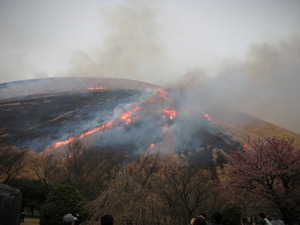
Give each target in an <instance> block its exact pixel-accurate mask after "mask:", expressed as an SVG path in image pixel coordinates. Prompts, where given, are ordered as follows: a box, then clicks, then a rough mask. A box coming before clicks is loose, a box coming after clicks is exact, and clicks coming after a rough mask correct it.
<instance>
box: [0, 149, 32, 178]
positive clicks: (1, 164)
mask: <svg viewBox="0 0 300 225" xmlns="http://www.w3.org/2000/svg"><path fill="white" fill-rule="evenodd" d="M27 155H28V150H27V149H17V148H15V147H12V146H8V145H5V146H1V147H0V180H1V181H2V182H3V183H7V182H9V181H10V180H11V179H13V178H15V177H17V176H18V175H19V174H20V173H21V172H22V170H23V169H24V168H25V167H26V166H27Z"/></svg>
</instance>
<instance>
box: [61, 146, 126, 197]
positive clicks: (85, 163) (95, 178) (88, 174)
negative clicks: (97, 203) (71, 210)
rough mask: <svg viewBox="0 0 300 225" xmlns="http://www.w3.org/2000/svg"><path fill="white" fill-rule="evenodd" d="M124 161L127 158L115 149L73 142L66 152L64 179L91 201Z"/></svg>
mask: <svg viewBox="0 0 300 225" xmlns="http://www.w3.org/2000/svg"><path fill="white" fill-rule="evenodd" d="M126 159H128V156H127V155H126V154H124V153H123V152H121V151H118V150H117V149H105V148H100V147H95V146H88V145H86V144H85V143H84V142H80V141H75V142H73V143H71V144H69V145H68V149H67V151H66V157H65V160H64V165H65V168H66V179H67V181H69V182H70V183H71V184H73V185H74V186H75V187H76V188H78V189H79V190H81V191H82V192H83V193H85V195H86V196H88V197H90V198H91V199H92V198H93V197H95V196H94V195H95V194H98V193H99V191H100V190H101V189H103V188H104V187H105V185H106V184H107V183H108V182H109V181H110V180H111V179H113V178H114V176H115V174H116V172H117V171H119V169H120V167H121V165H122V163H123V162H124V161H125V160H126Z"/></svg>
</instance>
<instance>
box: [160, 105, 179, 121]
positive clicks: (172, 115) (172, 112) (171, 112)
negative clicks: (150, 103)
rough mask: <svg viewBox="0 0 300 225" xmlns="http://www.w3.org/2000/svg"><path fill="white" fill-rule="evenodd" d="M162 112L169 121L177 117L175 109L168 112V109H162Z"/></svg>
mask: <svg viewBox="0 0 300 225" xmlns="http://www.w3.org/2000/svg"><path fill="white" fill-rule="evenodd" d="M162 112H163V113H164V114H166V115H167V116H168V117H169V118H170V119H171V120H172V119H174V117H175V116H176V115H177V112H176V110H175V109H170V110H169V109H168V107H166V108H164V109H163V110H162Z"/></svg>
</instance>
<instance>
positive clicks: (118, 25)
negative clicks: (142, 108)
mask: <svg viewBox="0 0 300 225" xmlns="http://www.w3.org/2000/svg"><path fill="white" fill-rule="evenodd" d="M299 12H300V1H298V0H251V1H246V0H224V1H219V0H209V1H208V0H160V1H158V0H157V1H155V0H151V1H148V0H51V1H50V0H26V1H24V0H0V27H1V30H0V49H1V51H0V83H3V82H10V81H15V80H24V79H32V78H44V77H59V76H88V77H90V76H92V77H122V78H129V79H136V80H142V81H146V82H150V83H155V84H170V83H172V84H174V83H177V82H188V81H189V79H191V77H193V78H192V80H193V79H197V80H198V81H197V82H195V83H197V84H199V83H203V82H204V81H206V80H207V79H213V81H210V82H209V85H206V86H208V87H210V88H213V87H214V93H213V95H214V96H215V98H220V99H221V100H222V99H223V98H224V100H225V99H227V100H228V99H230V102H232V104H241V105H240V108H242V109H247V110H248V111H249V112H251V113H252V114H255V115H257V116H259V117H260V118H263V119H266V120H268V121H270V122H273V123H275V124H278V125H281V126H284V127H286V128H288V129H291V130H294V131H296V132H298V133H300V122H297V121H300V104H299V101H298V97H299V96H300V91H299V88H298V86H299V84H300V78H299V77H300V74H299V73H300V72H299V71H300V47H299V46H300V45H299V44H300V41H299V40H300V13H299ZM204 77H205V78H204ZM210 85H212V86H213V87H211V86H210ZM200 86H201V84H200ZM215 87H218V89H217V90H216V88H215ZM245 102H246V103H245ZM284 115H285V116H284Z"/></svg>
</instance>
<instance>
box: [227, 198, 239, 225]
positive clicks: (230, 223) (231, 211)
mask: <svg viewBox="0 0 300 225" xmlns="http://www.w3.org/2000/svg"><path fill="white" fill-rule="evenodd" d="M222 213H223V223H224V224H225V225H239V224H241V220H242V215H243V213H242V209H241V207H240V206H239V205H236V204H231V203H229V204H226V205H224V206H223V209H222Z"/></svg>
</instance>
